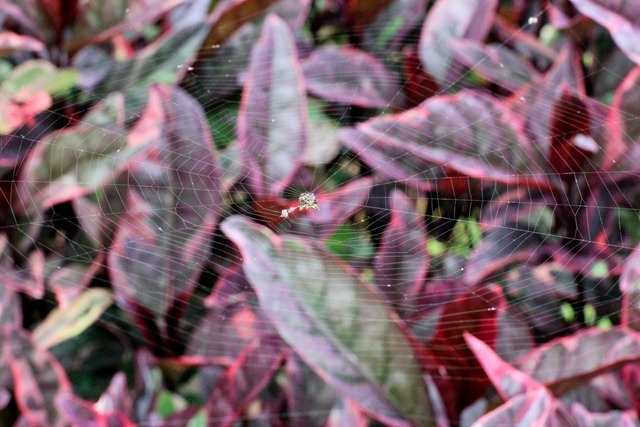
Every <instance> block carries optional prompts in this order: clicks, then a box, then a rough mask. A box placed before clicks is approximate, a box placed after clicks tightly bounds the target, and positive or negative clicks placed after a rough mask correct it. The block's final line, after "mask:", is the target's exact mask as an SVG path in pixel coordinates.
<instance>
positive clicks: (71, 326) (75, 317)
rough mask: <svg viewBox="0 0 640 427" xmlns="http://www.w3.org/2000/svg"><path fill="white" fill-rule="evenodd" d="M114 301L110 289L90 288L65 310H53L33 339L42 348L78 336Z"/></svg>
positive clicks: (36, 329)
mask: <svg viewBox="0 0 640 427" xmlns="http://www.w3.org/2000/svg"><path fill="white" fill-rule="evenodd" d="M112 301H113V298H112V295H111V292H110V291H107V290H106V289H101V288H92V289H88V290H86V291H85V292H83V293H82V294H81V295H80V296H79V297H77V298H76V299H75V300H73V301H72V302H71V304H70V305H69V306H67V307H66V308H65V309H64V310H61V309H59V308H56V309H54V310H53V311H51V312H50V313H49V314H48V315H47V317H46V318H45V319H44V321H42V323H40V324H39V325H38V326H37V327H36V328H35V329H34V330H33V340H34V341H35V342H36V343H37V344H38V345H39V346H40V347H41V348H50V347H53V346H54V345H57V344H60V343H61V342H64V341H66V340H68V339H70V338H73V337H75V336H78V335H80V334H81V333H82V332H83V331H84V330H85V329H87V328H88V327H89V326H91V325H92V324H93V323H94V322H95V321H96V320H98V318H100V316H101V315H102V313H104V311H105V310H106V309H107V308H108V307H109V306H110V305H111V303H112Z"/></svg>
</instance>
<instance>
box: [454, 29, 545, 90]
mask: <svg viewBox="0 0 640 427" xmlns="http://www.w3.org/2000/svg"><path fill="white" fill-rule="evenodd" d="M452 47H453V50H454V52H455V56H456V58H457V59H458V60H459V61H460V62H462V63H463V64H464V65H465V66H466V67H467V68H470V69H471V70H473V71H475V72H476V73H478V74H481V75H482V76H484V77H485V78H487V79H489V80H490V81H491V82H493V83H496V84H499V85H500V86H502V87H504V88H505V89H508V90H510V91H512V92H515V91H517V90H519V89H520V88H521V87H522V86H523V85H525V84H527V83H529V82H531V81H532V80H533V79H536V78H539V73H538V72H537V71H536V70H535V68H533V67H532V66H531V64H529V62H527V61H526V60H525V59H524V58H523V57H522V56H521V55H517V54H516V53H515V52H513V51H512V50H510V49H509V48H507V47H505V46H504V45H502V44H491V45H485V44H484V43H480V42H477V41H473V40H457V41H455V42H453V43H452Z"/></svg>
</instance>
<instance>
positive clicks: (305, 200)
mask: <svg viewBox="0 0 640 427" xmlns="http://www.w3.org/2000/svg"><path fill="white" fill-rule="evenodd" d="M298 201H299V202H300V205H299V206H294V207H291V208H289V209H283V210H282V213H281V214H280V217H281V218H289V214H290V213H291V212H293V211H295V210H296V209H300V210H301V211H304V210H307V209H315V210H317V211H319V210H320V206H318V198H317V197H316V196H315V194H313V193H311V192H309V191H305V192H304V193H302V194H301V195H300V197H299V198H298Z"/></svg>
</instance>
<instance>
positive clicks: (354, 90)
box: [302, 45, 400, 108]
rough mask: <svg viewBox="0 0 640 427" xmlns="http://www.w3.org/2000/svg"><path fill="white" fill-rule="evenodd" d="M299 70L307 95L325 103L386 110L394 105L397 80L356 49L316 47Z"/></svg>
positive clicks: (371, 57) (397, 86)
mask: <svg viewBox="0 0 640 427" xmlns="http://www.w3.org/2000/svg"><path fill="white" fill-rule="evenodd" d="M302 69H303V71H304V79H305V82H306V85H307V89H308V90H309V92H310V93H312V94H313V95H316V96H318V97H320V98H324V99H326V100H328V101H332V102H338V103H343V104H347V105H357V106H360V107H367V108H388V107H390V106H392V105H393V104H396V103H397V99H396V98H397V95H398V91H399V90H400V86H399V85H398V78H397V76H396V75H395V74H394V73H392V72H390V71H389V70H387V68H386V67H385V66H384V64H383V63H382V62H380V61H378V60H377V59H376V58H374V57H373V56H371V55H369V54H368V53H365V52H363V51H361V50H359V49H356V48H352V47H346V46H342V47H341V46H336V45H326V46H322V47H319V48H317V49H315V50H314V51H313V52H312V53H311V55H309V56H308V57H307V58H306V59H305V61H304V62H303V64H302ZM353 70H359V71H358V72H357V73H354V72H353Z"/></svg>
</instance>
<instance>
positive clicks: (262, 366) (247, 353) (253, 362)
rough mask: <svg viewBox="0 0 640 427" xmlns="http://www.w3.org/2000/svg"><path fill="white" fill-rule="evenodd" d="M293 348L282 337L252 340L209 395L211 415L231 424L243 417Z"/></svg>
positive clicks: (224, 425) (226, 426) (227, 425)
mask: <svg viewBox="0 0 640 427" xmlns="http://www.w3.org/2000/svg"><path fill="white" fill-rule="evenodd" d="M288 351H289V348H288V346H286V345H285V344H284V343H283V342H282V341H281V340H280V339H276V338H271V339H269V338H264V339H261V340H259V341H253V342H252V343H250V344H249V345H248V346H247V347H246V348H245V349H244V350H243V352H242V354H240V356H239V357H238V359H236V360H235V361H234V363H233V364H232V365H231V366H229V368H228V369H227V371H226V372H225V373H224V375H222V377H221V378H220V379H219V380H218V382H217V383H216V385H215V387H214V389H213V391H212V392H211V394H210V395H209V397H208V398H207V409H208V414H207V415H208V417H209V418H210V419H214V420H216V425H219V426H222V427H230V426H233V425H235V423H236V422H237V421H238V420H240V419H241V418H243V417H241V414H242V413H243V411H244V410H245V408H246V407H247V405H249V403H251V401H252V400H253V399H254V398H255V397H256V396H257V395H258V393H260V391H261V390H262V389H263V388H264V387H265V386H266V385H267V384H268V382H269V381H270V380H271V378H272V377H273V375H274V374H275V372H276V370H277V369H278V368H279V367H280V365H281V364H282V360H283V358H284V356H285V355H286V354H287V353H288Z"/></svg>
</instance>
